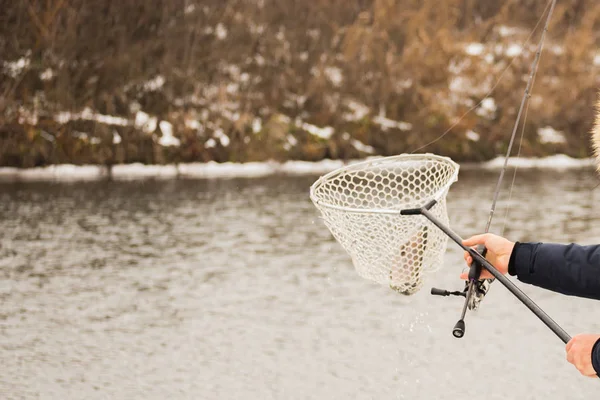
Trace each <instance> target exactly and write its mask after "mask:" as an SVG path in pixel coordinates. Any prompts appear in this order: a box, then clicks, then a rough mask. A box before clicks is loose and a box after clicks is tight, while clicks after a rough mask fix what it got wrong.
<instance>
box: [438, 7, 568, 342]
mask: <svg viewBox="0 0 600 400" xmlns="http://www.w3.org/2000/svg"><path fill="white" fill-rule="evenodd" d="M556 2H557V0H552V3H551V5H550V11H549V12H548V16H547V17H546V22H545V25H544V29H543V31H542V35H541V38H540V41H539V43H538V47H537V50H536V53H535V58H534V60H533V63H532V65H531V72H530V75H529V79H528V80H527V85H526V87H525V93H524V94H523V98H522V99H521V106H520V107H519V111H518V113H517V119H516V121H515V125H514V127H513V131H512V135H511V137H510V142H509V145H508V150H507V152H506V156H505V157H504V165H503V167H502V170H501V171H500V177H499V178H498V182H497V183H496V188H495V190H494V197H493V200H492V205H491V208H490V213H489V216H488V220H487V224H486V226H485V233H488V232H489V230H490V226H491V224H492V219H493V218H494V213H495V211H496V203H497V201H498V196H499V194H500V188H501V186H502V181H503V180H504V174H505V172H506V169H507V166H508V159H509V158H510V155H511V153H512V147H513V144H514V141H515V137H516V133H517V130H518V127H519V123H520V121H521V115H522V113H523V110H524V109H525V104H527V103H528V102H529V98H530V92H531V87H532V86H533V81H534V80H535V75H536V73H537V69H538V66H539V60H540V57H541V54H542V49H543V47H544V40H545V38H546V33H547V32H548V27H549V25H550V20H551V19H552V14H553V12H554V7H555V6H556ZM523 129H524V128H523ZM521 139H522V138H521ZM512 185H514V180H513V183H512ZM511 190H512V189H511ZM453 239H454V238H453ZM460 245H461V247H463V249H464V250H465V251H469V252H470V250H467V249H466V248H465V247H464V246H462V244H460ZM476 252H477V254H479V255H480V256H481V257H483V259H484V260H485V256H486V253H487V249H486V248H485V246H483V245H479V246H477V250H476ZM472 258H473V260H474V261H473V262H472V263H471V265H470V266H469V275H468V280H467V282H465V288H464V289H463V291H462V292H456V291H455V292H449V291H447V290H442V289H437V288H432V289H431V294H432V295H437V296H450V295H453V296H464V297H465V301H464V305H463V308H462V312H461V316H460V319H459V320H458V322H457V323H456V324H455V326H454V328H453V330H452V334H453V335H454V336H455V337H456V338H462V337H463V336H464V334H465V322H464V319H465V316H466V313H467V309H470V310H476V309H477V308H478V307H479V303H480V302H481V301H482V300H483V297H484V296H485V295H486V294H487V292H488V291H489V288H490V285H491V283H492V282H493V279H483V280H481V279H479V278H480V276H481V271H482V267H483V266H485V264H484V265H482V262H481V260H480V259H479V257H477V258H476V257H472ZM475 260H477V261H475ZM488 264H489V263H488ZM486 269H488V268H487V267H486ZM488 270H489V269H488ZM490 272H491V271H490ZM494 276H495V275H494ZM496 278H497V277H496ZM501 282H502V281H501ZM509 282H510V281H509Z"/></svg>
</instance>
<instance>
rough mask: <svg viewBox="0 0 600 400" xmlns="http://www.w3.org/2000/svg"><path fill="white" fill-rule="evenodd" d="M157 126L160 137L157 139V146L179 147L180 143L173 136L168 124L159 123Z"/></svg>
mask: <svg viewBox="0 0 600 400" xmlns="http://www.w3.org/2000/svg"><path fill="white" fill-rule="evenodd" d="M159 126H160V130H161V131H162V136H161V137H160V139H158V144H160V145H161V146H165V147H167V146H179V145H181V141H180V140H179V139H177V138H176V137H175V136H173V125H171V123H170V122H167V121H160V124H159Z"/></svg>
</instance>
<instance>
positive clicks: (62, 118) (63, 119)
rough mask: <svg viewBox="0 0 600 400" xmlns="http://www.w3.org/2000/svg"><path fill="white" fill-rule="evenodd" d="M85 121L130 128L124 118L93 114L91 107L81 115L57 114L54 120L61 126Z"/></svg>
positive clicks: (65, 112)
mask: <svg viewBox="0 0 600 400" xmlns="http://www.w3.org/2000/svg"><path fill="white" fill-rule="evenodd" d="M78 119H83V120H87V121H96V122H100V123H103V124H107V125H118V126H128V125H129V121H128V120H127V119H126V118H123V117H115V116H112V115H104V114H98V113H95V112H93V111H92V110H91V109H90V108H89V107H86V108H84V109H83V111H82V112H80V113H72V112H69V111H64V112H60V113H58V114H56V115H55V116H54V120H55V121H56V122H58V123H61V124H66V123H67V122H69V121H75V120H78Z"/></svg>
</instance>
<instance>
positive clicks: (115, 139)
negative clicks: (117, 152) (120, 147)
mask: <svg viewBox="0 0 600 400" xmlns="http://www.w3.org/2000/svg"><path fill="white" fill-rule="evenodd" d="M122 141H123V140H122V138H121V135H119V132H117V131H113V144H119V143H121V142H122Z"/></svg>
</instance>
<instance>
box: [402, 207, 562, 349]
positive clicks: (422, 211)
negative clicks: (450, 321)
mask: <svg viewBox="0 0 600 400" xmlns="http://www.w3.org/2000/svg"><path fill="white" fill-rule="evenodd" d="M436 203H437V201H436V200H431V201H430V202H429V203H427V204H426V205H425V206H423V207H421V208H414V209H407V210H402V211H400V215H423V216H424V217H426V218H427V219H428V220H430V221H431V222H432V223H433V224H434V225H435V226H437V227H438V228H439V229H441V230H442V231H443V232H444V233H445V234H446V235H447V236H448V237H449V238H450V239H452V240H453V241H454V242H455V243H456V244H458V245H459V246H460V247H461V248H462V249H463V250H464V251H466V252H468V253H469V255H470V256H471V257H472V258H473V264H475V263H477V264H478V265H479V266H480V267H481V266H482V267H484V268H485V269H487V270H488V271H489V272H490V273H491V274H492V275H493V276H494V277H495V278H496V279H497V280H499V281H500V283H502V284H503V285H504V286H505V287H506V288H507V289H508V290H509V291H510V292H511V293H512V294H514V295H515V297H517V298H518V299H519V300H520V301H521V302H522V303H523V304H525V306H527V308H529V309H530V310H531V311H532V312H533V313H534V314H535V315H536V316H537V317H538V318H539V319H540V320H541V321H542V322H543V323H544V324H546V326H547V327H548V328H550V330H552V332H554V333H555V334H556V336H558V337H559V338H560V339H561V340H562V341H563V342H564V343H565V344H567V343H569V341H570V340H571V336H570V335H569V334H568V333H567V332H566V331H565V330H564V329H563V328H561V327H560V325H558V324H557V323H556V321H554V320H553V319H552V318H550V316H549V315H548V314H546V313H545V312H544V310H542V309H541V308H540V306H538V305H537V304H536V303H535V302H534V301H533V300H531V299H530V298H529V297H528V296H527V295H526V294H525V293H524V292H523V291H522V290H521V289H519V288H518V287H517V286H516V285H515V284H514V283H513V282H512V281H511V280H510V279H508V278H507V277H506V276H504V275H503V274H502V273H501V272H500V271H498V270H497V269H496V267H494V266H493V265H492V264H491V263H490V262H489V261H488V260H486V258H485V256H484V255H483V254H481V253H480V252H479V251H477V250H474V249H471V248H469V247H466V246H465V245H463V244H462V241H463V239H462V238H461V237H460V236H458V235H457V234H456V233H454V232H453V231H452V230H451V229H450V228H448V227H447V226H445V225H444V224H443V223H442V222H440V220H439V219H437V218H436V217H435V216H434V215H433V214H432V213H431V211H430V210H431V208H432V207H433V206H434V205H436ZM459 322H460V321H459ZM463 324H464V321H463ZM463 332H464V330H463ZM455 336H456V335H455Z"/></svg>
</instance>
